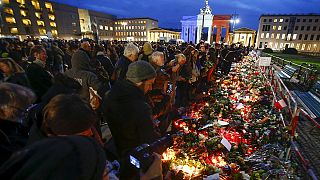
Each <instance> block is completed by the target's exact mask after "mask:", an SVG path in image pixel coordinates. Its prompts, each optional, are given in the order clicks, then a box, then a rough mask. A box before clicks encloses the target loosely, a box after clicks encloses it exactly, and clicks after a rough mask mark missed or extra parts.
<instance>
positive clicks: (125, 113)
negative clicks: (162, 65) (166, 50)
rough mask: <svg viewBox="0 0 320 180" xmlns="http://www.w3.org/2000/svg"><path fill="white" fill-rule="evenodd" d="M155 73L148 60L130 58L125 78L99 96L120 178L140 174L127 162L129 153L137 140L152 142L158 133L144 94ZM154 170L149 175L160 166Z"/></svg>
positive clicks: (159, 169) (157, 136)
mask: <svg viewBox="0 0 320 180" xmlns="http://www.w3.org/2000/svg"><path fill="white" fill-rule="evenodd" d="M156 75H157V74H156V71H155V69H154V67H152V65H151V64H150V63H148V62H145V61H137V62H133V63H131V64H130V65H129V67H128V71H127V74H126V79H124V80H119V81H117V82H116V83H115V84H114V85H113V87H112V88H111V90H110V92H109V93H107V94H106V96H105V97H104V99H103V114H104V118H105V119H106V121H107V122H108V125H109V128H110V131H111V133H112V136H113V138H114V142H115V145H116V148H117V153H118V155H119V158H120V165H121V168H120V179H126V180H127V179H128V180H129V179H139V178H140V177H139V173H140V172H139V170H138V169H137V168H136V167H134V166H133V165H132V164H131V163H130V156H129V153H130V152H131V151H132V150H133V149H134V148H136V147H138V146H140V145H141V144H145V143H152V142H154V141H156V140H157V139H158V138H159V137H160V134H159V133H158V132H157V131H156V128H155V125H154V123H153V119H152V109H151V107H150V106H149V104H148V103H147V100H146V97H145V94H146V93H147V92H148V91H150V90H151V89H152V84H153V83H154V81H155V77H156ZM153 156H154V159H155V161H154V163H156V162H158V160H157V159H159V156H158V155H157V154H154V155H153ZM160 164H161V160H160ZM159 166H161V165H159ZM151 167H152V166H151ZM151 167H150V168H151ZM156 171H157V172H158V173H153V174H156V175H155V176H153V177H152V178H150V177H149V178H150V179H153V178H156V177H157V175H158V177H159V178H162V172H161V167H159V168H157V169H156ZM159 171H160V172H159Z"/></svg>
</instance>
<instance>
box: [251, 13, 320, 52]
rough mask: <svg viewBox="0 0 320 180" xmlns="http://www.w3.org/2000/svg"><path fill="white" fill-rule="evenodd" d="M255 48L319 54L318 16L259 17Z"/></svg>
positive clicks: (319, 29) (319, 23) (319, 32)
mask: <svg viewBox="0 0 320 180" xmlns="http://www.w3.org/2000/svg"><path fill="white" fill-rule="evenodd" d="M256 42H257V43H256V47H257V48H259V49H264V48H271V49H273V50H283V49H285V48H296V49H297V50H298V51H300V52H308V53H311V52H320V14H287V15H286V14H273V15H261V16H260V23H259V29H258V34H257V41H256Z"/></svg>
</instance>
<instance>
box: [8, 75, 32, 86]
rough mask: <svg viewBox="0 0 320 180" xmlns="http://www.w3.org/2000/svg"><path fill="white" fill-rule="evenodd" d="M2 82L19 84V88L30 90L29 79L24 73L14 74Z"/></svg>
mask: <svg viewBox="0 0 320 180" xmlns="http://www.w3.org/2000/svg"><path fill="white" fill-rule="evenodd" d="M4 80H5V82H8V83H13V84H19V85H21V86H24V87H28V88H31V85H30V82H29V79H28V77H27V75H26V74H25V73H15V74H13V75H11V76H9V77H7V78H5V79H4Z"/></svg>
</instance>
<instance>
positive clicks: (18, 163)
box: [0, 40, 249, 179]
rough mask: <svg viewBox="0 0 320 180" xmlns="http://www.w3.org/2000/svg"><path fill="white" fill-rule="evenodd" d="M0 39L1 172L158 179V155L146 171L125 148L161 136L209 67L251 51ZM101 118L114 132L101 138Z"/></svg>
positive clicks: (217, 68)
mask: <svg viewBox="0 0 320 180" xmlns="http://www.w3.org/2000/svg"><path fill="white" fill-rule="evenodd" d="M0 47H1V49H0V56H1V58H0V97H1V98H0V141H1V144H0V153H1V157H0V166H1V167H0V178H1V179H118V178H119V177H120V179H154V178H159V179H162V168H161V156H160V155H159V154H157V153H154V154H153V156H154V161H153V163H152V165H151V166H150V167H149V168H148V170H147V171H146V172H141V171H139V170H138V169H136V168H135V167H134V166H133V165H132V164H131V163H130V159H129V153H130V152H131V151H132V150H133V149H134V148H135V147H137V146H139V145H141V144H144V143H152V142H153V141H155V140H157V139H158V138H160V137H162V136H164V135H165V134H166V133H167V131H168V127H169V126H170V123H171V120H172V119H174V118H175V117H177V116H179V112H180V110H181V109H183V108H184V107H187V106H188V105H189V103H190V102H193V101H194V100H195V98H197V95H198V94H202V92H205V91H206V90H207V88H208V83H210V81H211V80H212V78H213V77H214V76H213V74H217V73H218V74H220V75H221V76H223V75H227V74H228V73H229V71H230V68H231V63H232V62H235V61H239V60H241V56H242V55H245V54H246V53H248V52H249V48H247V47H243V46H241V45H239V44H238V45H235V44H233V45H231V46H225V45H223V44H217V43H216V44H213V45H209V44H206V43H205V42H203V41H201V42H200V43H199V44H192V43H183V44H179V45H177V44H166V43H159V42H158V43H149V42H135V43H132V42H129V43H128V42H117V41H113V42H111V41H104V42H100V43H96V42H94V41H91V40H86V41H84V40H83V41H63V40H54V41H38V40H33V41H31V40H29V41H27V40H26V41H23V42H21V41H18V40H13V41H4V40H2V41H1V42H0ZM104 123H107V125H108V128H109V129H110V132H111V134H112V138H111V139H108V140H106V139H104V138H102V137H103V136H102V135H103V132H102V130H101V124H104ZM114 160H117V161H118V162H119V163H120V165H118V164H117V163H116V162H117V161H114ZM118 170H119V173H118Z"/></svg>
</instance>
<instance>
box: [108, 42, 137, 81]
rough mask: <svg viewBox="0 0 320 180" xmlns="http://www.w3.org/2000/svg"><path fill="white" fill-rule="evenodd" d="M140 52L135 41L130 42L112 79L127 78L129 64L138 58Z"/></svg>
mask: <svg viewBox="0 0 320 180" xmlns="http://www.w3.org/2000/svg"><path fill="white" fill-rule="evenodd" d="M138 54H139V48H138V47H137V46H136V45H134V44H133V43H129V44H128V45H127V46H126V48H125V49H124V53H123V56H122V57H121V58H120V59H119V61H118V62H117V64H116V68H115V72H114V75H113V78H112V80H114V81H115V80H122V79H125V77H126V73H127V71H128V66H129V64H131V63H132V62H134V61H136V60H137V59H138Z"/></svg>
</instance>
